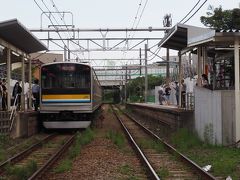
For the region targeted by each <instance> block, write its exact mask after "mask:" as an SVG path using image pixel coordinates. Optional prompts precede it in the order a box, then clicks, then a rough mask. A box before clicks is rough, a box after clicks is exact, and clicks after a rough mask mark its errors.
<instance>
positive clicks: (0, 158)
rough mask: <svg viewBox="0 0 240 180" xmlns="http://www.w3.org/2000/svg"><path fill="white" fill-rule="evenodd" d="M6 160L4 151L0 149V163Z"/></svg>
mask: <svg viewBox="0 0 240 180" xmlns="http://www.w3.org/2000/svg"><path fill="white" fill-rule="evenodd" d="M4 159H6V154H5V151H4V150H3V149H2V148H1V147H0V162H1V161H3V160H4Z"/></svg>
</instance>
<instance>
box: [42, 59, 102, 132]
mask: <svg viewBox="0 0 240 180" xmlns="http://www.w3.org/2000/svg"><path fill="white" fill-rule="evenodd" d="M93 74H94V72H93V69H92V68H91V67H90V66H89V65H86V64H80V63H66V62H61V63H51V64H46V65H43V66H42V68H41V102H40V113H41V119H42V121H43V126H44V127H45V128H47V129H58V128H61V129H69V128H87V127H88V126H89V125H90V124H91V114H92V113H93V111H94V110H95V109H96V108H97V107H98V106H99V105H100V104H97V105H94V104H93V101H94V100H93V95H92V93H93V87H94V86H95V85H94V78H93Z"/></svg>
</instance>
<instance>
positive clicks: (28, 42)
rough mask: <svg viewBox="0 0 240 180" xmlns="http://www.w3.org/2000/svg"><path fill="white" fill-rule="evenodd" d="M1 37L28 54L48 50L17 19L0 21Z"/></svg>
mask: <svg viewBox="0 0 240 180" xmlns="http://www.w3.org/2000/svg"><path fill="white" fill-rule="evenodd" d="M0 38H1V39H3V40H5V41H6V42H8V43H10V44H12V45H14V46H15V47H16V48H19V49H20V50H22V51H23V52H25V53H28V54H30V53H34V52H39V51H44V50H47V47H46V46H45V45H44V44H43V43H42V42H40V41H39V40H38V38H37V37H35V36H34V35H33V34H32V33H31V32H30V31H29V30H28V29H27V28H26V27H24V26H23V25H22V24H21V23H20V22H19V21H18V20H17V19H12V20H8V21H2V22H0Z"/></svg>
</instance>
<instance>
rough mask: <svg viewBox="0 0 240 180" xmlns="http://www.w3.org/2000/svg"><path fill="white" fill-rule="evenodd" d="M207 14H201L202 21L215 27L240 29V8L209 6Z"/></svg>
mask: <svg viewBox="0 0 240 180" xmlns="http://www.w3.org/2000/svg"><path fill="white" fill-rule="evenodd" d="M208 10H209V11H208V12H207V16H201V17H200V20H201V22H202V23H203V24H204V25H205V26H207V27H210V28H214V29H223V30H230V29H240V9H239V8H235V9H232V10H223V9H222V7H221V6H219V8H214V7H213V6H209V8H208Z"/></svg>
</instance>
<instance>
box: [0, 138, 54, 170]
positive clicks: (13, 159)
mask: <svg viewBox="0 0 240 180" xmlns="http://www.w3.org/2000/svg"><path fill="white" fill-rule="evenodd" d="M55 136H56V134H50V135H48V136H47V137H46V138H44V139H42V140H41V141H39V142H37V143H35V144H33V145H32V146H30V147H29V148H27V149H25V150H23V151H22V152H20V153H18V154H16V155H15V156H13V157H11V158H9V159H7V160H6V161H4V162H3V163H1V164H0V174H1V173H2V172H3V171H4V170H5V169H4V168H5V167H6V166H7V165H8V164H12V163H16V162H18V161H20V160H22V159H23V158H24V157H25V156H27V155H28V154H30V153H31V152H32V151H34V150H35V149H36V148H38V147H40V146H42V145H43V143H44V142H47V141H49V140H50V139H52V138H53V137H55Z"/></svg>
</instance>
